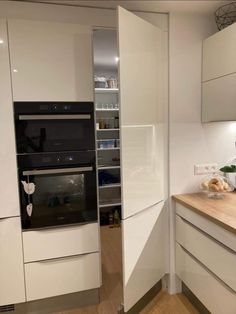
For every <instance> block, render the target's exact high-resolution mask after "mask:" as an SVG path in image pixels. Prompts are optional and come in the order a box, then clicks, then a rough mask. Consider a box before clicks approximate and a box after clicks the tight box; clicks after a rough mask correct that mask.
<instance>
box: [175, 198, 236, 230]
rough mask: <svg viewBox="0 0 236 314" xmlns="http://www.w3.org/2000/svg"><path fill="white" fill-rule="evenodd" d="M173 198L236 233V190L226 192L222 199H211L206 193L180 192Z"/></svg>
mask: <svg viewBox="0 0 236 314" xmlns="http://www.w3.org/2000/svg"><path fill="white" fill-rule="evenodd" d="M173 199H174V200H175V201H176V202H177V203H180V204H182V205H184V206H186V207H188V208H189V209H192V210H193V211H195V212H196V213H198V214H200V215H202V216H204V217H206V218H208V219H210V220H211V221H213V222H214V223H216V224H218V225H220V226H221V227H223V228H224V229H226V230H228V231H231V232H233V233H234V234H236V193H235V192H232V193H225V195H224V198H222V199H210V198H208V197H207V195H206V194H205V193H192V194H180V195H175V196H173Z"/></svg>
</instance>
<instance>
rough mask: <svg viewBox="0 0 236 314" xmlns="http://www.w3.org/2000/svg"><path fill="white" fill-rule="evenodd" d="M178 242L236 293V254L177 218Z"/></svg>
mask: <svg viewBox="0 0 236 314" xmlns="http://www.w3.org/2000/svg"><path fill="white" fill-rule="evenodd" d="M176 241H177V242H178V243H179V244H181V245H182V246H183V247H184V248H185V249H186V250H187V251H189V252H190V253H191V254H192V255H194V256H195V257H196V258H197V259H198V260H199V261H201V262H202V263H203V264H204V265H205V266H206V267H207V268H208V269H210V270H211V271H212V272H213V273H214V274H215V275H216V276H217V277H219V278H220V279H222V280H223V281H224V282H225V283H226V284H227V285H229V286H230V287H231V288H232V289H233V290H235V291H236V253H234V252H233V251H231V250H230V249H228V248H225V247H223V246H222V244H220V243H219V242H216V241H215V240H214V239H212V238H210V237H209V236H207V235H206V234H204V233H203V232H202V231H200V230H198V229H196V228H194V227H193V226H192V225H190V224H189V223H187V222H186V221H184V220H183V219H182V218H181V217H179V216H176Z"/></svg>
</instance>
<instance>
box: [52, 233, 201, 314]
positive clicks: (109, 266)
mask: <svg viewBox="0 0 236 314" xmlns="http://www.w3.org/2000/svg"><path fill="white" fill-rule="evenodd" d="M101 245H102V246H101V251H102V274H103V285H102V288H101V290H100V304H98V305H94V306H89V307H85V308H80V309H77V310H73V311H66V312H60V313H55V314H117V309H118V307H119V305H120V303H121V302H122V256H121V229H120V228H109V227H102V228H101ZM197 313H198V312H197V311H196V310H195V309H194V307H193V306H192V305H191V303H190V302H189V301H188V300H187V299H186V298H185V296H184V295H182V294H178V295H174V296H170V295H169V294H168V293H167V292H164V291H162V292H160V293H159V294H158V296H156V297H155V299H153V300H152V302H150V303H149V304H148V305H147V306H146V307H145V308H144V309H143V310H142V312H141V313H140V314H197ZM137 314H139V313H137Z"/></svg>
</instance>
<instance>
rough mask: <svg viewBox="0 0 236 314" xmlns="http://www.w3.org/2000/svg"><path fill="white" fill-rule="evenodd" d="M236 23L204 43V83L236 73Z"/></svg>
mask: <svg viewBox="0 0 236 314" xmlns="http://www.w3.org/2000/svg"><path fill="white" fill-rule="evenodd" d="M235 55H236V23H234V24H232V25H231V26H228V27H227V28H225V29H224V30H221V31H220V32H217V33H216V34H214V35H212V36H210V37H209V38H207V39H205V40H204V41H203V60H202V64H203V69H202V81H203V82H205V81H209V80H212V79H216V78H218V77H221V76H224V75H228V74H231V73H234V72H236V58H235Z"/></svg>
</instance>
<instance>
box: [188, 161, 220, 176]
mask: <svg viewBox="0 0 236 314" xmlns="http://www.w3.org/2000/svg"><path fill="white" fill-rule="evenodd" d="M217 170H218V167H217V163H212V164H200V165H194V174H195V175H199V174H210V173H213V172H216V171H217Z"/></svg>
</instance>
